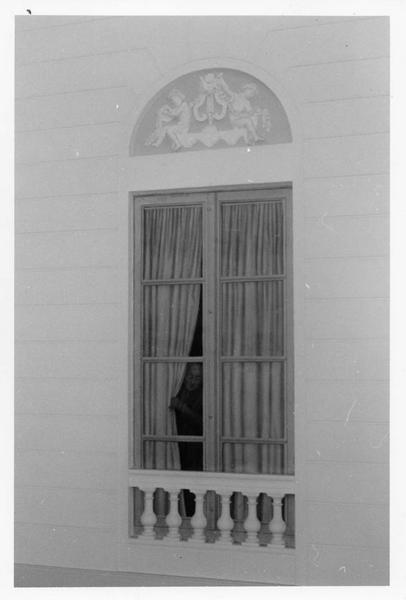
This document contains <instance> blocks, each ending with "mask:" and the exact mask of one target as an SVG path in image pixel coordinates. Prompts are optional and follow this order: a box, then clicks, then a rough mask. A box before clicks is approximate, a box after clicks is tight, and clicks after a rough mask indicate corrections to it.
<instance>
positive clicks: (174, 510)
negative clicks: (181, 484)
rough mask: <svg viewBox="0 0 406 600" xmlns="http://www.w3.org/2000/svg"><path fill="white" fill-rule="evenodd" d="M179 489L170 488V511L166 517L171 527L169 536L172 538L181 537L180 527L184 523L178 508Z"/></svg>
mask: <svg viewBox="0 0 406 600" xmlns="http://www.w3.org/2000/svg"><path fill="white" fill-rule="evenodd" d="M178 497H179V490H169V513H168V516H167V517H166V524H167V525H168V527H169V532H168V535H167V538H169V539H171V540H178V539H179V537H180V536H179V527H180V526H181V524H182V517H181V516H180V514H179V510H178Z"/></svg>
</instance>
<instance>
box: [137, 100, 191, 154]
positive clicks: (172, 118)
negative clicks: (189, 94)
mask: <svg viewBox="0 0 406 600" xmlns="http://www.w3.org/2000/svg"><path fill="white" fill-rule="evenodd" d="M168 99H169V100H171V101H172V106H170V105H169V104H164V105H163V106H161V108H160V109H159V110H158V115H157V120H156V125H155V129H154V131H153V132H152V133H151V135H150V136H149V137H148V139H147V140H146V142H145V143H146V145H147V146H156V147H158V146H160V145H161V144H162V142H163V141H164V139H165V137H166V136H168V137H169V139H170V140H171V142H172V150H178V149H179V148H181V147H182V146H184V147H190V146H191V145H192V144H193V142H192V139H190V136H189V135H188V132H189V129H190V121H191V117H192V114H191V110H190V106H189V104H188V103H187V102H186V99H185V95H184V94H183V93H182V92H180V91H179V90H177V89H173V90H171V91H170V92H169V94H168Z"/></svg>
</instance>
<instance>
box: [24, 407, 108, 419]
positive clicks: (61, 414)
mask: <svg viewBox="0 0 406 600" xmlns="http://www.w3.org/2000/svg"><path fill="white" fill-rule="evenodd" d="M15 415H16V417H18V416H22V417H24V416H28V417H38V418H42V417H58V418H59V417H64V418H65V417H68V418H69V417H78V418H80V419H81V418H82V417H85V418H87V417H88V418H89V419H90V418H91V419H99V418H102V419H105V418H108V419H111V418H116V419H118V416H117V413H115V412H111V413H100V412H97V413H69V412H38V411H37V412H32V411H31V412H29V411H26V410H23V411H21V410H18V409H16V411H15Z"/></svg>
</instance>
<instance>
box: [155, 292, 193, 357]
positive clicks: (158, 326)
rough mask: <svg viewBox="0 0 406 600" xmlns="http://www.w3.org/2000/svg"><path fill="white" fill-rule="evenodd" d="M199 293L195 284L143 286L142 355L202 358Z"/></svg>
mask: <svg viewBox="0 0 406 600" xmlns="http://www.w3.org/2000/svg"><path fill="white" fill-rule="evenodd" d="M201 290H202V286H201V284H195V283H193V284H189V283H186V284H172V285H146V286H145V287H144V316H143V321H144V327H143V330H144V335H143V355H144V356H190V355H191V353H192V352H191V351H192V350H193V352H196V351H198V350H200V356H201V355H202V343H201V338H202V334H201V296H202V291H201ZM199 315H200V321H199ZM199 327H200V345H199V340H198V339H197V340H195V337H196V335H197V337H198V336H199ZM195 355H196V354H195Z"/></svg>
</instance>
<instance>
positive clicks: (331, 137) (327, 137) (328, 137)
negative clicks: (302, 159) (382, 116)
mask: <svg viewBox="0 0 406 600" xmlns="http://www.w3.org/2000/svg"><path fill="white" fill-rule="evenodd" d="M383 134H388V135H389V129H384V130H382V131H368V132H364V133H344V134H342V135H315V136H308V137H304V138H303V141H304V142H307V141H317V140H334V139H337V140H338V139H345V138H352V137H365V136H370V135H383Z"/></svg>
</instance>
